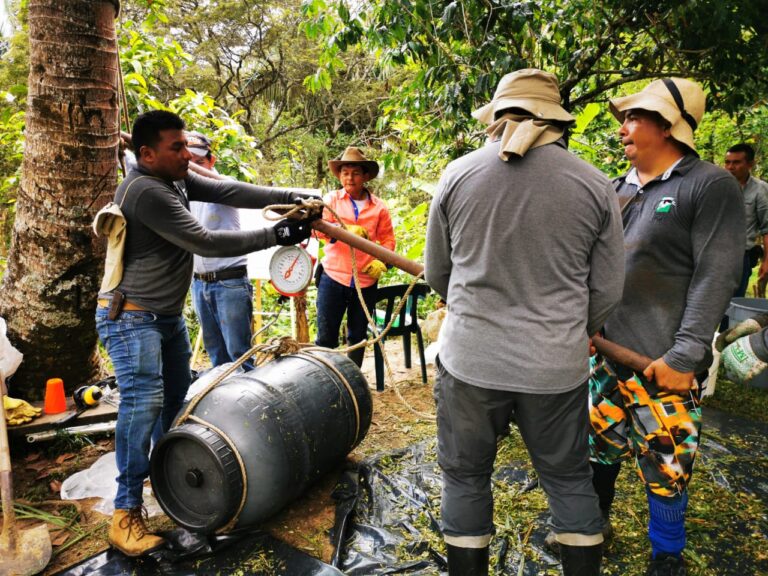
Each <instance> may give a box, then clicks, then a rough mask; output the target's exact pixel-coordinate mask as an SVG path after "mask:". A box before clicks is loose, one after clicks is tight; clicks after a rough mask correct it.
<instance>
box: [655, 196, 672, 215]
mask: <svg viewBox="0 0 768 576" xmlns="http://www.w3.org/2000/svg"><path fill="white" fill-rule="evenodd" d="M674 205H675V199H674V198H670V197H669V196H664V198H662V199H661V201H660V202H659V204H658V206H656V214H667V213H668V212H669V211H670V210H672V206H674Z"/></svg>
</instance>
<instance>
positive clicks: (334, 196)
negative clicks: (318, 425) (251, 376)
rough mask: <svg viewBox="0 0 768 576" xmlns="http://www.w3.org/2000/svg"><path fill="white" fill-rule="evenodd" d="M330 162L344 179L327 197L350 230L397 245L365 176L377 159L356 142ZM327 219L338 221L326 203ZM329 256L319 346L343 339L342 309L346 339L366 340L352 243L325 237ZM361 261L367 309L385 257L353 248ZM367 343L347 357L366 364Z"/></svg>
mask: <svg viewBox="0 0 768 576" xmlns="http://www.w3.org/2000/svg"><path fill="white" fill-rule="evenodd" d="M328 168H329V169H330V170H331V172H333V175H334V176H336V177H337V178H338V179H339V181H340V182H341V186H342V187H341V188H340V189H339V190H335V191H334V192H330V193H329V194H326V196H325V198H323V200H324V201H325V203H326V204H327V205H328V206H330V207H331V208H333V210H334V212H336V214H338V215H339V218H341V220H342V221H343V223H344V224H345V225H346V227H347V230H349V231H350V232H353V233H354V234H357V235H358V236H362V237H363V238H367V239H368V240H370V241H371V242H377V243H378V244H381V245H382V246H384V247H385V248H388V249H389V250H394V249H395V232H394V230H393V228H392V219H391V218H390V216H389V210H388V209H387V206H386V204H384V202H383V201H382V200H381V199H379V198H377V197H376V196H374V195H373V194H371V191H370V190H368V188H366V187H365V184H366V182H368V181H369V180H371V179H373V178H375V177H376V176H377V174H378V173H379V165H378V164H377V163H376V162H374V161H372V160H368V159H366V158H365V156H363V154H362V152H360V150H358V149H357V148H355V147H353V146H350V147H349V148H347V149H346V150H345V151H344V154H342V156H341V158H340V159H339V160H331V161H329V162H328ZM323 219H324V220H325V221H327V222H331V223H338V221H337V220H336V218H335V217H334V216H333V214H332V213H331V212H330V210H328V209H326V210H325V212H324V213H323ZM321 238H323V239H325V240H326V241H327V243H326V245H325V256H324V257H323V260H322V265H323V270H322V273H321V274H320V276H319V279H318V282H317V339H316V340H315V343H316V344H317V345H318V346H325V347H326V348H336V347H337V346H338V345H339V329H340V328H341V321H342V319H343V317H344V314H345V313H346V315H347V339H346V340H347V344H348V345H352V344H356V343H358V342H360V341H361V340H365V337H366V332H367V327H368V320H367V318H366V317H365V311H364V310H363V308H362V306H361V305H360V300H359V298H358V296H357V290H356V289H355V285H354V276H353V275H352V249H351V248H350V247H349V246H348V245H347V244H344V243H343V242H336V241H335V240H333V239H329V238H328V237H324V236H322V235H321ZM355 258H356V261H357V270H358V273H357V279H358V282H359V283H360V289H361V291H362V293H363V299H364V300H365V304H366V306H367V307H368V310H369V311H372V310H373V307H374V305H375V304H376V284H377V282H378V280H379V277H380V276H381V275H382V274H383V273H384V272H386V271H387V267H386V265H385V264H384V263H383V262H381V260H377V259H375V258H374V257H373V256H370V255H368V254H366V253H364V252H361V251H360V250H357V251H356V252H355ZM364 354H365V349H364V348H360V349H358V350H355V351H353V352H351V353H350V354H349V357H350V358H351V359H352V360H353V361H354V362H355V363H356V364H357V365H358V366H362V364H363V356H364Z"/></svg>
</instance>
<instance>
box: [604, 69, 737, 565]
mask: <svg viewBox="0 0 768 576" xmlns="http://www.w3.org/2000/svg"><path fill="white" fill-rule="evenodd" d="M704 100H705V96H704V92H703V91H702V89H701V87H700V86H699V85H698V84H696V83H695V82H691V81H689V80H684V79H680V78H665V79H663V80H656V81H655V82H652V83H651V84H649V85H648V86H647V87H646V88H645V89H643V90H642V91H641V92H638V93H636V94H632V95H629V96H625V97H623V98H616V99H614V100H611V102H610V107H611V112H612V113H613V114H614V116H615V117H616V118H617V119H618V120H619V122H622V125H621V128H620V129H619V136H620V137H621V141H622V144H623V145H624V152H625V154H626V156H627V158H628V159H629V160H630V162H631V163H632V168H631V169H630V171H629V172H628V173H627V174H626V175H624V176H622V177H620V178H618V179H617V180H616V181H615V182H614V184H615V187H616V191H617V194H618V197H619V204H620V205H621V206H622V207H623V208H622V218H623V223H624V242H625V243H624V248H625V251H626V285H625V288H624V294H623V297H622V300H621V303H620V304H619V306H618V308H616V310H615V311H614V312H613V313H612V314H611V316H610V317H609V318H608V320H607V321H606V323H605V336H606V337H607V338H608V339H610V340H612V341H614V342H617V343H618V344H621V345H623V346H626V347H627V348H630V349H632V350H634V351H636V352H639V353H641V354H644V355H645V356H648V357H650V358H653V359H654V360H653V362H652V363H651V364H650V365H649V366H648V368H647V369H646V370H645V371H644V372H643V373H642V374H637V373H633V372H632V371H631V370H630V369H628V368H626V367H625V366H621V365H617V364H613V363H609V362H608V361H605V360H602V361H600V362H598V363H597V365H596V367H595V368H596V369H595V371H594V372H593V377H592V378H591V379H590V396H591V397H590V402H591V407H590V417H591V422H592V428H593V430H592V434H591V438H590V444H591V449H592V458H593V469H594V483H595V488H596V490H597V492H598V496H599V498H600V507H601V510H602V512H603V515H604V517H605V518H606V520H607V517H608V513H609V511H610V507H611V503H612V501H613V496H614V485H615V481H616V476H617V475H618V472H619V467H620V462H621V460H622V459H625V458H628V457H634V459H635V461H636V464H637V471H638V473H639V475H640V478H641V479H642V480H643V482H644V483H645V487H646V493H647V496H648V504H649V511H650V520H649V523H648V534H649V539H650V542H651V548H652V555H651V560H650V563H649V566H648V571H647V572H646V574H647V575H648V576H655V575H662V574H663V575H672V576H680V575H683V574H685V563H684V561H683V558H682V551H683V548H684V547H685V540H686V535H685V510H686V507H687V503H688V493H687V490H686V488H687V485H688V482H689V480H690V477H691V472H692V469H693V462H694V459H695V456H696V452H697V448H698V439H699V432H700V429H701V411H700V409H699V398H700V393H701V387H702V385H703V384H704V380H705V379H706V375H707V369H708V367H709V365H710V364H711V362H712V354H711V342H712V335H713V333H714V329H715V326H717V324H718V322H719V321H720V319H721V318H722V316H723V313H724V312H725V309H726V307H727V306H728V302H729V299H730V297H731V294H732V293H733V290H734V288H736V286H737V285H738V282H739V278H740V276H741V268H742V259H743V255H744V230H745V222H744V210H743V208H742V206H743V204H742V201H741V193H740V191H739V188H738V184H737V182H736V180H734V178H732V177H731V175H730V174H728V172H726V171H725V170H723V169H722V168H718V167H716V166H714V165H712V164H710V163H708V162H704V161H702V160H700V159H699V158H698V155H697V154H696V151H695V144H694V139H693V133H694V130H695V129H696V126H697V125H698V123H699V122H700V121H701V117H702V116H703V114H704Z"/></svg>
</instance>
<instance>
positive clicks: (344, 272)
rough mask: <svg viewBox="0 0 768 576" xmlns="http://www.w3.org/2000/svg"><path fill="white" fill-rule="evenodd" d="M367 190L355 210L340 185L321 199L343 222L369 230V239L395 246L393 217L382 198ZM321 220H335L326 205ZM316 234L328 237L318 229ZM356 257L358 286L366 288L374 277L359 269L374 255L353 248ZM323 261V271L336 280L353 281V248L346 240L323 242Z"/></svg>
mask: <svg viewBox="0 0 768 576" xmlns="http://www.w3.org/2000/svg"><path fill="white" fill-rule="evenodd" d="M366 191H367V192H368V202H367V203H366V205H365V206H364V207H363V208H362V209H359V211H358V213H356V211H355V205H354V202H353V201H352V198H351V196H350V195H349V194H347V193H346V191H345V190H344V189H343V188H342V189H340V190H335V191H333V192H330V193H328V194H326V195H325V197H324V198H323V201H324V202H325V203H326V204H327V205H328V206H330V207H331V208H333V210H334V211H335V212H336V213H337V214H338V215H339V217H340V218H341V220H342V221H343V222H344V224H346V225H350V224H357V225H358V226H362V227H363V228H365V230H366V231H367V232H368V239H369V240H370V241H371V242H376V243H377V244H381V245H382V246H383V247H384V248H388V249H389V250H394V249H395V231H394V229H393V228H392V218H391V217H390V216H389V210H388V209H387V205H386V204H385V203H384V201H383V200H381V199H380V198H377V197H376V196H374V195H373V194H371V193H370V191H368V190H366ZM323 220H325V221H326V222H330V223H334V222H337V220H336V218H335V217H334V216H333V214H331V212H330V210H328V209H326V210H325V211H324V212H323ZM318 236H319V237H320V238H322V239H324V240H326V241H328V240H330V239H329V238H328V237H327V236H325V235H324V234H319V233H318ZM355 258H356V260H357V278H358V280H359V281H360V287H361V288H367V287H368V286H372V285H373V284H375V283H376V280H374V279H373V278H372V277H371V276H369V275H368V274H363V273H362V272H361V270H362V269H363V268H365V267H366V266H367V265H368V264H369V263H370V262H371V261H373V260H375V258H374V257H373V256H370V255H368V254H366V253H365V252H361V251H360V250H356V251H355ZM322 263H323V268H324V270H325V273H326V274H328V276H330V277H331V278H333V279H334V280H335V281H336V282H338V283H340V284H344V285H345V286H351V285H352V279H353V276H352V250H351V249H350V247H349V246H348V245H347V244H344V243H343V242H335V241H334V242H330V241H328V242H327V243H326V244H325V256H324V257H323V260H322Z"/></svg>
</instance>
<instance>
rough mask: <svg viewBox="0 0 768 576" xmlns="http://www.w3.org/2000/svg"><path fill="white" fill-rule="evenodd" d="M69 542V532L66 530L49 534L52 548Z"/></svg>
mask: <svg viewBox="0 0 768 576" xmlns="http://www.w3.org/2000/svg"><path fill="white" fill-rule="evenodd" d="M67 540H69V532H68V531H67V530H54V531H52V532H51V544H53V545H54V546H61V545H62V544H64V542H66V541H67Z"/></svg>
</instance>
